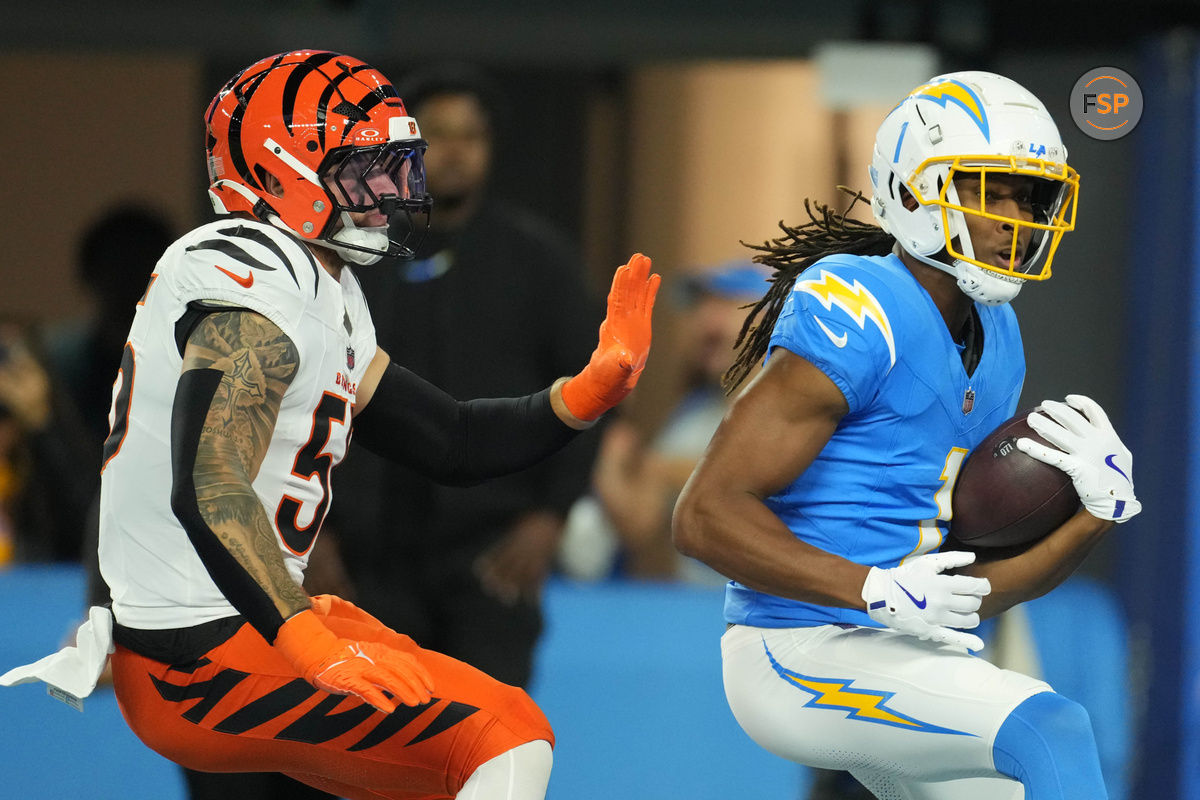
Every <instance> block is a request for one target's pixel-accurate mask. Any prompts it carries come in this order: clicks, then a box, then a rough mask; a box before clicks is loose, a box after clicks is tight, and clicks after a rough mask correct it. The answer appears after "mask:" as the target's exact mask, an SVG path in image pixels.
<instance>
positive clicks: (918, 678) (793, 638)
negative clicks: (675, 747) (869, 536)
mask: <svg viewBox="0 0 1200 800" xmlns="http://www.w3.org/2000/svg"><path fill="white" fill-rule="evenodd" d="M721 652H722V660H723V672H724V680H725V694H726V698H727V699H728V701H729V707H730V709H731V710H732V711H733V715H734V717H735V718H736V719H737V721H738V724H739V725H741V726H742V728H743V730H745V731H746V733H747V734H748V735H749V736H750V737H751V738H752V739H754V740H755V741H756V742H757V743H758V744H759V745H760V746H762V747H763V748H765V749H766V750H769V751H770V752H772V753H775V754H776V755H779V756H782V757H783V758H786V759H788V760H791V761H795V762H798V763H801V764H807V765H809V766H813V767H820V768H824V769H839V770H848V771H849V772H851V773H852V774H854V775H855V777H857V778H858V779H859V780H860V781H862V782H863V783H864V785H866V786H867V788H869V789H871V790H872V791H873V792H874V793H875V794H876V796H877V797H881V798H887V800H949V798H962V797H970V798H972V800H1020V798H1022V797H1023V795H1024V792H1023V790H1022V787H1021V785H1020V784H1019V783H1017V782H1016V781H1014V780H1011V779H1009V778H1007V777H1005V776H1004V775H1002V774H1000V773H999V772H998V771H997V769H996V764H995V763H994V761H993V751H992V745H993V743H994V741H995V738H996V735H997V733H998V731H999V730H1000V728H1001V726H1002V725H1003V723H1004V721H1005V719H1006V718H1007V717H1008V716H1009V714H1010V713H1011V712H1012V711H1013V709H1015V708H1016V707H1017V706H1019V705H1021V703H1022V702H1023V701H1025V700H1026V699H1027V698H1029V697H1031V696H1033V695H1036V694H1039V693H1042V692H1049V691H1051V689H1050V687H1049V686H1048V685H1047V684H1046V683H1045V682H1043V681H1040V680H1036V679H1034V678H1030V677H1028V676H1026V675H1022V674H1020V673H1018V672H1013V671H1011V670H1003V669H1000V668H998V667H996V666H994V665H992V664H990V663H988V662H987V661H984V660H983V659H981V658H977V657H975V656H971V655H969V654H967V653H966V651H964V650H958V649H955V648H952V647H947V646H943V645H935V644H931V643H927V642H922V641H920V640H918V639H917V638H915V637H912V636H907V635H905V634H901V633H899V632H897V631H891V630H882V629H873V628H858V627H846V628H843V627H840V626H837V625H825V626H819V627H812V628H755V627H751V626H745V625H735V626H733V627H731V628H730V629H729V630H728V631H727V632H726V633H725V635H724V636H723V637H722V640H721Z"/></svg>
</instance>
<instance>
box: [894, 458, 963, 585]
mask: <svg viewBox="0 0 1200 800" xmlns="http://www.w3.org/2000/svg"><path fill="white" fill-rule="evenodd" d="M968 452H969V451H968V450H966V449H965V448H962V447H952V448H950V452H949V453H947V454H946V463H945V464H944V465H943V466H942V474H941V477H940V480H941V485H940V486H939V487H938V489H937V491H936V492H934V493H933V502H934V503H936V504H937V510H938V515H937V516H936V517H934V518H933V519H926V520H922V521H921V522H919V523H917V529H918V534H917V546H916V547H915V548H914V549H913V551H912V552H911V553H909V554H908V555H907V556H905V560H907V559H908V558H910V557H912V556H919V555H924V554H925V553H929V552H932V551H933V550H936V549H938V548H939V547H941V545H942V541H943V540H944V539H945V536H943V535H942V526H941V525H938V523H939V522H940V523H942V524H943V525H945V524H948V523H949V522H950V519H951V518H952V517H953V516H954V508H953V506H952V503H951V500H953V499H954V484H955V483H956V482H957V481H958V471H959V470H960V469H962V465H963V461H965V460H966V458H967V453H968ZM901 563H903V562H901Z"/></svg>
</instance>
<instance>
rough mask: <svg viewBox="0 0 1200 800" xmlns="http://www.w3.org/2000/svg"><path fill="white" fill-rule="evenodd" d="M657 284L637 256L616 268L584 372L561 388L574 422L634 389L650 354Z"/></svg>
mask: <svg viewBox="0 0 1200 800" xmlns="http://www.w3.org/2000/svg"><path fill="white" fill-rule="evenodd" d="M661 280H662V279H661V277H660V276H659V275H657V274H654V273H651V272H650V259H649V258H647V257H646V256H644V255H642V254H641V253H634V255H633V257H632V258H630V259H629V263H628V264H626V265H625V266H623V267H618V268H617V274H616V275H614V276H613V282H612V288H611V289H609V291H608V315H607V316H606V317H605V318H604V322H602V323H601V324H600V344H599V345H597V347H596V349H595V350H594V351H593V352H592V358H591V360H590V361H589V362H588V365H587V366H586V367H584V368H583V371H582V372H580V373H579V374H578V375H576V376H575V377H573V378H571V379H570V380H568V381H567V382H566V383H565V384H563V387H562V399H563V403H564V404H565V405H566V407H567V410H568V411H570V412H571V413H572V414H574V415H575V417H576V418H578V419H581V420H584V421H591V420H594V419H596V418H597V417H599V416H600V415H601V414H603V413H604V412H605V411H608V410H609V409H610V408H612V407H613V406H615V405H616V404H617V403H619V402H621V400H623V399H624V398H625V395H627V394H629V393H630V392H631V391H633V387H634V386H636V385H637V382H638V377H639V376H640V375H641V374H642V368H643V367H645V366H646V357H647V356H648V355H650V315H651V313H652V312H653V311H654V297H655V296H656V295H657V294H658V284H659V282H660V281H661Z"/></svg>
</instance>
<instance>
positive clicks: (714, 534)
mask: <svg viewBox="0 0 1200 800" xmlns="http://www.w3.org/2000/svg"><path fill="white" fill-rule="evenodd" d="M671 529H672V535H673V538H674V541H675V546H676V548H677V549H678V550H679V551H680V552H681V553H683V554H684V555H687V556H691V557H693V558H696V559H699V560H700V561H703V562H704V563H706V564H708V565H709V566H710V567H712V568H713V569H715V570H716V571H717V572H720V573H721V574H723V575H727V576H729V577H730V578H732V579H733V580H735V581H737V582H738V583H741V584H744V585H746V586H749V587H750V588H752V589H755V590H757V591H760V592H766V593H768V594H773V595H776V596H778V597H787V598H790V599H792V600H800V601H802V602H806V603H818V604H820V605H827V606H839V607H842V608H858V609H861V608H863V607H864V604H863V600H862V596H861V591H862V586H863V582H864V581H865V580H866V577H867V572H868V568H867V567H864V566H862V565H860V564H855V563H854V562H852V561H848V560H846V559H844V558H841V557H839V556H835V555H833V554H832V553H828V552H825V551H824V550H821V549H820V548H817V547H813V546H812V545H810V544H808V543H806V542H802V541H800V540H799V539H797V538H796V537H795V536H794V535H793V534H792V532H791V531H789V530H788V529H787V527H786V526H785V525H784V524H783V523H782V522H780V520H779V518H778V517H777V516H775V514H773V513H772V512H771V510H770V509H768V508H767V507H766V506H765V505H763V503H762V501H761V500H759V499H758V498H757V497H754V496H753V495H750V494H736V493H725V494H718V493H715V492H706V491H705V490H704V489H703V488H702V487H692V486H689V487H685V488H684V491H683V494H682V495H681V496H680V499H679V502H678V503H677V504H676V506H675V514H674V516H673V519H672V526H671Z"/></svg>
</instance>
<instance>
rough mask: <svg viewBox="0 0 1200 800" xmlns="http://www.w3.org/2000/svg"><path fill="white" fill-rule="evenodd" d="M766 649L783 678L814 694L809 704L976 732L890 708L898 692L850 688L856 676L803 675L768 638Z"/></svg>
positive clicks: (912, 725) (890, 721)
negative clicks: (789, 665)
mask: <svg viewBox="0 0 1200 800" xmlns="http://www.w3.org/2000/svg"><path fill="white" fill-rule="evenodd" d="M763 649H764V650H765V651H766V653H767V658H768V659H770V661H771V667H772V668H773V669H774V670H775V673H776V674H777V675H779V677H780V678H782V679H783V680H785V681H787V682H788V683H789V684H791V685H792V686H795V687H796V688H798V689H801V690H802V691H805V692H807V693H808V694H811V695H812V699H811V700H809V701H808V702H807V703H806V704H805V706H806V707H809V708H822V709H830V710H835V711H848V712H850V713H849V714H848V715H847V716H846V719H848V720H858V721H861V722H872V723H876V724H879V725H892V726H894V727H897V728H906V729H908V730H911V731H916V732H920V733H944V734H949V735H952V736H974V735H975V734H973V733H968V732H967V731H956V730H954V729H953V728H943V727H942V726H940V725H934V724H932V723H929V722H922V721H921V720H919V719H916V718H914V717H910V716H908V715H906V714H901V713H899V712H898V711H895V710H894V709H891V708H888V706H887V701H888V700H891V699H892V697H893V696H894V695H895V692H876V691H869V690H865V689H853V688H851V686H852V685H853V684H854V681H853V680H843V679H841V678H814V677H810V676H808V675H801V674H800V673H799V672H793V671H792V670H790V669H787V668H785V667H784V666H783V665H782V664H780V663H779V662H778V661H776V660H775V656H774V654H772V653H771V648H770V647H767V640H766V639H763Z"/></svg>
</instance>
